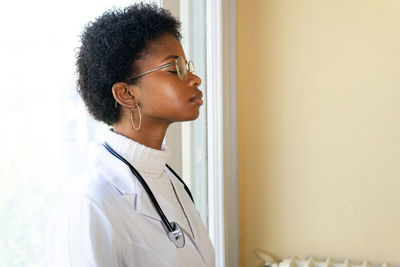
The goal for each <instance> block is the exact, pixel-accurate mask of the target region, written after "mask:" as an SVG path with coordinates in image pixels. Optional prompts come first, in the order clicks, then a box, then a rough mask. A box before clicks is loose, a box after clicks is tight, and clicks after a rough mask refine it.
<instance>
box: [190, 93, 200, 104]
mask: <svg viewBox="0 0 400 267" xmlns="http://www.w3.org/2000/svg"><path fill="white" fill-rule="evenodd" d="M202 98H203V93H202V92H199V93H197V94H196V95H195V96H193V97H192V98H191V99H190V100H189V101H190V102H195V103H198V104H200V105H203V99H202Z"/></svg>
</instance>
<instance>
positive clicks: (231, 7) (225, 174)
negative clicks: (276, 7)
mask: <svg viewBox="0 0 400 267" xmlns="http://www.w3.org/2000/svg"><path fill="white" fill-rule="evenodd" d="M160 2H161V3H160V4H161V5H162V6H163V7H164V8H166V9H169V10H170V11H171V13H172V14H173V15H175V16H177V17H179V10H180V8H179V7H180V1H179V0H160ZM206 54H207V58H206V65H207V71H206V73H207V74H206V75H207V79H206V83H207V84H206V85H207V88H212V90H208V91H207V101H208V102H207V135H208V136H207V137H208V138H207V146H208V148H207V151H208V211H209V217H208V222H209V223H208V225H209V233H210V237H211V240H212V242H213V244H214V248H215V256H216V266H217V267H224V266H230V267H231V266H232V267H237V266H239V256H238V254H239V253H238V252H239V249H238V247H239V244H238V243H239V241H238V240H239V238H238V171H237V122H236V121H237V104H236V103H237V97H236V95H237V89H236V88H237V82H236V0H206ZM181 133H182V131H181V125H180V124H175V125H172V127H170V129H169V130H168V133H167V137H166V141H167V143H168V144H169V146H172V147H174V151H182V147H181V146H182V140H181V139H182V134H181ZM171 161H172V162H173V164H174V166H175V168H177V170H180V171H182V155H181V153H176V154H174V155H173V157H172V159H171ZM221 214H223V215H224V216H220V215H221Z"/></svg>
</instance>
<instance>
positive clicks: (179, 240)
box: [168, 222, 185, 248]
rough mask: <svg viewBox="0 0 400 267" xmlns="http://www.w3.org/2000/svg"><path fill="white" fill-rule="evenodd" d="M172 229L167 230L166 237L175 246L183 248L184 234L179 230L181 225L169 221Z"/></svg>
mask: <svg viewBox="0 0 400 267" xmlns="http://www.w3.org/2000/svg"><path fill="white" fill-rule="evenodd" d="M170 225H171V227H172V231H170V232H168V237H169V239H170V240H171V241H172V243H174V244H175V246H176V247H177V248H183V247H184V246H185V236H184V235H183V232H182V230H181V227H180V226H179V224H177V223H176V222H171V223H170Z"/></svg>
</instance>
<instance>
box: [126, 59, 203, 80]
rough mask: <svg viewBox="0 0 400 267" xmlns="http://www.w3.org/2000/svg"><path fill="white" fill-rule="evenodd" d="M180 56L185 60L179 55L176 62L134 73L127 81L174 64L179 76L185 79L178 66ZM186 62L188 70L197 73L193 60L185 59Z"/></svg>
mask: <svg viewBox="0 0 400 267" xmlns="http://www.w3.org/2000/svg"><path fill="white" fill-rule="evenodd" d="M179 58H181V59H182V60H183V58H182V57H179V56H178V57H176V58H175V62H171V63H167V64H164V65H161V66H159V67H157V68H154V69H151V70H148V71H145V72H143V73H140V74H137V75H134V76H132V77H129V78H128V79H126V80H125V81H130V80H133V79H136V78H139V77H141V76H143V75H146V74H149V73H152V72H155V71H157V70H161V69H165V68H167V67H169V66H172V65H175V67H176V71H177V73H178V76H179V79H181V80H182V81H184V79H183V77H181V73H180V71H179V68H178V60H179ZM184 63H185V67H186V71H187V72H190V73H192V74H195V73H196V70H195V67H194V63H193V61H187V60H185V61H184Z"/></svg>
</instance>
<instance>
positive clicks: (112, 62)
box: [47, 4, 214, 267]
mask: <svg viewBox="0 0 400 267" xmlns="http://www.w3.org/2000/svg"><path fill="white" fill-rule="evenodd" d="M179 29H180V23H179V22H178V21H177V20H176V19H175V18H173V17H172V16H171V14H170V13H169V12H168V11H166V10H163V9H161V8H159V7H157V6H155V5H144V4H139V5H134V6H131V7H128V8H125V9H123V10H110V11H107V12H105V13H104V14H103V15H102V16H100V17H99V18H97V19H96V20H95V21H94V22H92V23H90V24H88V25H87V26H86V28H85V30H84V32H83V35H82V37H81V41H82V45H81V47H80V49H79V53H78V56H77V68H78V76H79V77H78V87H79V89H78V91H79V93H80V95H81V97H82V99H83V101H84V102H85V105H86V106H87V108H88V110H89V112H90V114H91V115H92V116H93V117H94V118H95V119H97V120H99V121H102V122H105V123H106V124H108V125H111V126H112V129H111V130H110V131H109V132H108V133H107V136H106V138H105V140H104V143H103V144H100V145H99V146H98V147H97V148H96V149H95V151H94V152H93V155H92V157H91V158H92V159H93V163H92V166H91V169H92V171H91V174H90V180H89V182H88V183H87V184H85V185H84V186H83V187H82V188H81V189H80V190H78V192H77V193H75V194H74V195H73V197H71V198H69V199H68V200H67V201H65V202H64V204H62V206H61V207H59V208H58V209H57V211H56V213H55V215H54V216H53V217H52V219H51V221H50V227H49V231H48V251H47V252H48V261H49V265H50V266H58V267H59V266H78V267H79V266H107V267H109V266H214V250H213V247H212V244H211V241H210V239H209V237H208V233H207V230H206V228H205V226H204V224H203V223H202V220H201V218H200V215H199V213H198V212H197V210H196V208H195V206H194V204H193V202H192V199H191V195H190V192H188V191H187V188H186V186H185V185H184V184H183V182H182V181H181V180H180V178H179V177H178V176H177V175H176V173H175V172H174V171H173V170H172V169H170V168H169V167H168V166H166V161H167V158H168V156H169V154H170V151H169V150H168V148H167V147H166V146H164V145H163V139H164V137H165V133H166V131H167V128H168V126H169V125H170V124H171V123H173V122H178V121H189V120H194V119H196V118H197V117H198V116H199V108H200V106H201V105H202V103H203V101H202V93H201V91H200V90H199V89H198V87H199V86H200V84H201V79H200V78H199V77H198V76H196V75H195V74H194V73H193V71H194V66H193V63H192V62H187V61H186V58H185V54H184V51H183V49H182V46H181V44H180V38H181V35H180V32H179ZM136 171H137V172H138V173H137V172H136ZM140 179H143V180H144V182H143V183H142V182H141V181H140ZM146 184H147V186H146ZM146 187H148V188H146ZM152 194H153V195H154V198H155V200H152V196H151V195H152ZM154 201H156V202H158V205H159V208H160V210H161V211H160V210H157V203H154Z"/></svg>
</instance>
